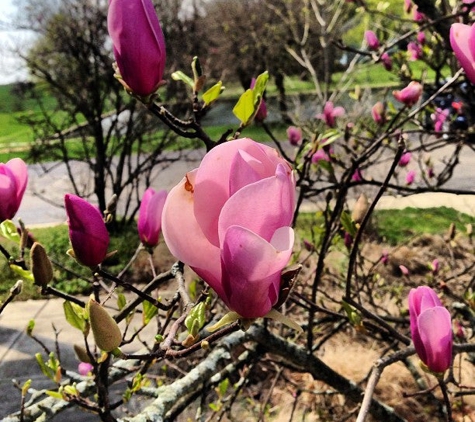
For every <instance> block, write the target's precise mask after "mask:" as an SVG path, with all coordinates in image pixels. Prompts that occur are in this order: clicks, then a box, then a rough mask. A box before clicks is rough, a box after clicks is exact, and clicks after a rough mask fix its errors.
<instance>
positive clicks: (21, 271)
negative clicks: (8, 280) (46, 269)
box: [10, 264, 35, 281]
mask: <svg viewBox="0 0 475 422" xmlns="http://www.w3.org/2000/svg"><path fill="white" fill-rule="evenodd" d="M10 268H11V269H12V270H13V271H14V272H15V273H17V274H18V275H19V276H20V277H21V278H23V279H25V280H29V281H34V280H35V279H34V277H33V273H32V272H31V271H29V270H24V269H23V268H21V267H20V266H19V265H15V264H10Z"/></svg>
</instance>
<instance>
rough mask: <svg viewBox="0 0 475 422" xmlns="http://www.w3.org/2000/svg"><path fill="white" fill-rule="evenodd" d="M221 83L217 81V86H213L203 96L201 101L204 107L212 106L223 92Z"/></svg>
mask: <svg viewBox="0 0 475 422" xmlns="http://www.w3.org/2000/svg"><path fill="white" fill-rule="evenodd" d="M223 90H224V87H223V82H221V81H219V82H218V83H217V84H215V85H213V86H212V87H211V88H210V89H208V90H207V91H206V92H205V93H204V94H203V95H202V98H203V101H204V103H205V106H209V105H211V104H213V103H214V102H215V101H216V100H217V99H218V98H219V96H220V95H221V93H222V92H223Z"/></svg>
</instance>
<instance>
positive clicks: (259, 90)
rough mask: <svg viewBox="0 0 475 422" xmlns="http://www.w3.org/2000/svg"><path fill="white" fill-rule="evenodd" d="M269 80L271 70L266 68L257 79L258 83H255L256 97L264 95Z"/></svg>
mask: <svg viewBox="0 0 475 422" xmlns="http://www.w3.org/2000/svg"><path fill="white" fill-rule="evenodd" d="M268 81H269V72H268V71H267V70H266V71H265V72H264V73H261V74H260V75H259V76H258V77H257V79H256V83H255V84H254V88H252V90H253V92H254V98H255V99H256V98H257V97H258V96H259V97H260V98H262V97H263V95H264V91H265V90H266V87H267V82H268Z"/></svg>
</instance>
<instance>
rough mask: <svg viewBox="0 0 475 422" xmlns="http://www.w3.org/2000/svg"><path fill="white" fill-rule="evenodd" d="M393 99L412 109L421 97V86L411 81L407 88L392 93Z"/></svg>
mask: <svg viewBox="0 0 475 422" xmlns="http://www.w3.org/2000/svg"><path fill="white" fill-rule="evenodd" d="M393 95H394V98H396V100H397V101H399V102H400V103H403V104H405V105H407V106H408V107H412V106H413V105H414V104H415V103H417V101H419V98H420V97H421V95H422V85H421V84H420V83H419V82H416V81H412V82H410V83H409V85H408V86H406V87H405V88H403V89H401V90H400V91H393Z"/></svg>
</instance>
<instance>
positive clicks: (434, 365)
mask: <svg viewBox="0 0 475 422" xmlns="http://www.w3.org/2000/svg"><path fill="white" fill-rule="evenodd" d="M409 317H410V322H411V336H412V341H413V342H414V347H415V349H416V352H417V354H418V356H419V358H420V359H421V360H422V362H424V364H425V365H426V366H427V367H428V368H429V370H431V371H432V372H435V373H443V372H445V371H446V370H447V369H448V368H449V367H450V365H451V363H452V343H453V339H452V321H451V317H450V313H449V311H448V310H447V309H446V308H444V307H443V306H442V304H441V303H440V300H439V298H438V297H437V294H436V293H435V292H434V290H432V289H431V288H430V287H427V286H420V287H418V288H417V289H411V291H410V292H409Z"/></svg>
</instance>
